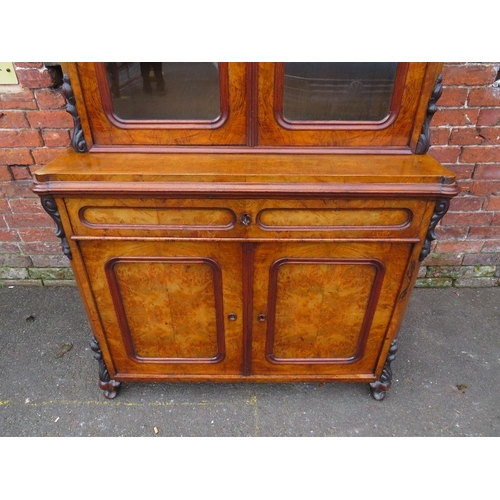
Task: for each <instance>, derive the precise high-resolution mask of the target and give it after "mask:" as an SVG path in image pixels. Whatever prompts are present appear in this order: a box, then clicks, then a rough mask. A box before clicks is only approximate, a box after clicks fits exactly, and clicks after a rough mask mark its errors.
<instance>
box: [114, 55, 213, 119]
mask: <svg viewBox="0 0 500 500" xmlns="http://www.w3.org/2000/svg"><path fill="white" fill-rule="evenodd" d="M105 64H106V72H107V75H108V83H109V88H110V91H111V98H112V102H113V111H114V114H115V115H116V116H117V117H118V118H121V119H122V120H208V121H213V120H216V119H217V118H218V117H219V115H220V112H221V110H220V90H219V68H218V63H210V62H208V63H172V62H156V63H138V62H135V63H122V62H109V63H105Z"/></svg>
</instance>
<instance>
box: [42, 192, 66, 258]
mask: <svg viewBox="0 0 500 500" xmlns="http://www.w3.org/2000/svg"><path fill="white" fill-rule="evenodd" d="M41 201H42V207H43V208H44V209H45V211H46V212H47V213H48V214H49V215H50V216H51V217H52V219H53V220H54V222H55V223H56V233H55V234H56V236H57V237H58V238H61V246H62V250H63V253H64V255H66V257H68V259H69V260H71V259H72V258H73V256H72V255H71V250H70V248H69V245H68V240H67V239H66V236H65V235H64V229H63V227H62V223H61V216H60V215H59V212H58V211H57V205H56V200H54V198H49V197H48V196H42V197H41Z"/></svg>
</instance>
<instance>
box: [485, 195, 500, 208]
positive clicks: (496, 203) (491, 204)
mask: <svg viewBox="0 0 500 500" xmlns="http://www.w3.org/2000/svg"><path fill="white" fill-rule="evenodd" d="M484 209H485V210H500V195H497V196H495V195H491V196H490V197H489V198H486V201H485V202H484Z"/></svg>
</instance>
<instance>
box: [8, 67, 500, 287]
mask: <svg viewBox="0 0 500 500" xmlns="http://www.w3.org/2000/svg"><path fill="white" fill-rule="evenodd" d="M14 66H15V69H16V73H17V76H18V79H19V85H17V86H0V284H3V285H4V286H8V285H19V284H26V285H60V284H73V283H74V282H73V275H72V273H71V270H70V268H69V261H68V260H67V258H66V257H65V256H64V255H63V253H62V250H61V244H60V240H59V239H58V238H56V237H55V235H54V230H55V225H54V223H53V221H52V219H51V218H50V217H49V216H48V215H47V214H46V213H45V212H44V211H43V210H42V208H41V206H40V201H39V198H38V197H37V196H35V195H34V194H33V193H32V192H31V191H30V189H29V186H30V184H31V177H32V174H33V172H34V171H36V169H37V168H40V166H42V165H44V164H45V163H47V162H48V161H49V160H51V159H52V158H54V157H55V156H57V155H58V154H59V153H61V152H62V151H64V150H65V149H66V148H67V147H68V146H69V138H70V136H69V131H70V129H71V128H72V119H71V117H70V115H69V114H68V113H66V111H65V110H64V106H65V103H64V98H63V96H62V94H61V91H60V89H58V88H54V80H53V78H52V77H51V73H50V72H49V71H48V69H47V68H46V67H45V66H44V65H43V64H42V63H14ZM499 70H500V63H449V64H445V66H444V68H443V94H442V97H441V99H440V100H439V102H438V105H439V109H438V111H437V112H436V114H435V115H434V118H433V121H432V132H431V140H432V147H431V151H430V152H431V154H432V155H433V156H434V157H435V158H437V159H438V160H440V161H441V162H442V163H443V164H444V165H446V166H447V167H449V168H450V169H452V170H453V171H454V172H455V173H456V174H457V177H458V182H459V183H460V185H461V187H462V192H461V194H460V195H459V196H458V197H457V198H455V199H454V200H453V201H452V203H451V207H450V211H449V212H448V214H447V215H446V216H445V217H444V218H443V220H442V222H441V223H440V225H439V226H438V229H437V231H436V232H437V234H438V240H437V242H434V243H433V247H432V248H433V249H432V252H431V253H430V255H429V256H428V257H427V258H426V260H425V261H424V263H423V265H422V268H421V270H420V274H419V279H418V281H417V286H420V287H429V286H430V287H446V286H456V287H471V286H498V285H499V282H500V147H499V146H500V88H499V86H497V84H496V83H495V82H496V81H497V80H498V74H499Z"/></svg>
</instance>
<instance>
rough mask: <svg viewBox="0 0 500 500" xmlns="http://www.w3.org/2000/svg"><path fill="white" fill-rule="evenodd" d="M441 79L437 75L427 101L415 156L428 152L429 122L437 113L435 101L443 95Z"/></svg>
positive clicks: (429, 143) (429, 141) (429, 144)
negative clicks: (425, 114)
mask: <svg viewBox="0 0 500 500" xmlns="http://www.w3.org/2000/svg"><path fill="white" fill-rule="evenodd" d="M442 82H443V77H442V75H439V76H438V78H437V81H436V85H435V87H434V90H433V91H432V95H431V98H430V99H429V104H428V105H427V116H426V117H425V121H424V124H423V125H422V131H421V133H420V137H419V138H418V142H417V147H416V149H415V153H416V154H417V155H423V154H425V153H427V151H429V148H430V146H431V137H430V132H431V120H432V117H433V116H434V113H435V112H436V111H437V104H436V103H437V101H438V99H439V98H440V97H441V94H442V93H443V85H442Z"/></svg>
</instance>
